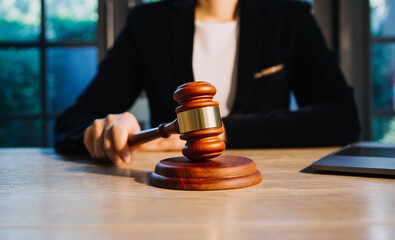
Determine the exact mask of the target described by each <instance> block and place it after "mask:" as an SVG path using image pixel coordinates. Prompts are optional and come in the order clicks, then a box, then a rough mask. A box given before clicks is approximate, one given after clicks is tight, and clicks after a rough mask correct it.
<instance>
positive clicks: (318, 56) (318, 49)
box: [55, 0, 360, 153]
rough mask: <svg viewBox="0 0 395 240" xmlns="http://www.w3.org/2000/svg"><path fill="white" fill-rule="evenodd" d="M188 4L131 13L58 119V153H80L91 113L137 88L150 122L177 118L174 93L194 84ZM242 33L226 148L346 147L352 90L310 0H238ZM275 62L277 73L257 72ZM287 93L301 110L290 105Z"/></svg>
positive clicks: (354, 130) (126, 100) (355, 126)
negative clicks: (89, 80)
mask: <svg viewBox="0 0 395 240" xmlns="http://www.w3.org/2000/svg"><path fill="white" fill-rule="evenodd" d="M194 7H195V0H174V1H172V0H169V1H163V2H159V3H155V4H148V5H141V6H138V7H136V8H134V9H132V10H130V13H129V17H128V19H127V23H126V26H125V27H124V29H123V31H122V32H121V34H120V35H119V36H118V38H117V40H116V42H115V44H114V47H113V48H112V49H111V50H110V51H109V53H108V55H107V57H106V59H105V60H104V61H103V62H102V63H101V64H100V66H99V72H98V74H97V76H96V77H95V79H94V80H93V82H92V83H91V84H90V86H89V87H88V88H87V89H86V91H85V92H84V93H83V94H82V95H81V96H80V97H79V98H78V100H77V102H76V103H75V104H74V105H73V106H72V107H70V108H68V109H67V110H66V111H65V112H64V113H63V114H62V115H61V116H60V117H59V118H58V119H57V122H56V142H55V147H56V149H57V150H58V151H60V152H64V153H72V152H81V151H84V150H85V148H84V146H83V142H82V133H83V131H84V129H85V128H86V127H87V126H89V125H90V124H91V123H92V121H93V120H94V119H96V118H102V117H104V116H106V115H107V114H109V113H121V112H124V111H126V110H127V109H128V108H129V107H130V106H131V105H132V104H133V102H134V101H135V99H136V98H137V97H138V96H139V93H140V92H141V91H142V90H145V91H146V93H147V95H148V98H149V105H150V113H151V119H152V125H153V126H157V125H158V124H160V123H163V122H169V121H172V120H174V119H175V118H176V114H175V112H174V110H175V108H176V107H177V105H178V104H177V103H176V102H175V101H174V100H173V99H172V96H173V92H174V90H175V89H176V88H177V87H178V86H179V85H181V84H183V83H185V82H189V81H194V78H193V70H192V51H193V34H194ZM239 37H240V39H239V53H238V56H239V59H238V63H239V64H238V82H237V91H236V98H235V104H234V107H233V109H232V111H231V113H230V115H229V116H228V117H226V118H224V119H223V122H224V125H225V130H226V133H227V137H228V139H229V143H228V147H234V148H263V147H301V146H323V145H343V144H347V143H349V142H351V141H355V140H357V138H358V135H359V132H360V126H359V121H358V117H357V112H356V106H355V102H354V100H353V92H352V89H351V88H350V87H349V86H347V84H346V81H345V80H344V77H343V75H342V73H341V71H340V70H339V67H338V66H337V64H336V61H335V60H334V58H333V57H332V54H331V53H330V51H329V50H328V48H327V46H326V45H325V42H324V39H323V36H322V34H321V32H320V30H319V28H318V26H317V23H316V21H315V19H314V18H313V16H312V15H311V8H310V5H309V4H307V3H302V2H296V1H286V0H240V36H239ZM278 64H283V65H284V68H283V70H281V71H279V72H277V73H275V74H272V75H269V76H264V77H260V78H255V77H254V75H255V73H258V72H260V71H261V70H262V69H266V68H268V67H271V66H275V65H278ZM218 91H221V89H218ZM290 91H293V92H294V94H295V96H296V99H297V102H298V105H299V108H300V109H299V110H298V111H294V112H291V111H289V110H288V108H289V106H288V105H289V93H290Z"/></svg>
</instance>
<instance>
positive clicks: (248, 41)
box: [233, 0, 266, 113]
mask: <svg viewBox="0 0 395 240" xmlns="http://www.w3.org/2000/svg"><path fill="white" fill-rule="evenodd" d="M240 4H241V5H240V36H239V54H238V55H239V62H238V75H237V77H238V80H237V91H236V99H235V104H234V106H233V112H234V113H240V112H243V111H245V110H247V109H245V107H246V106H248V103H247V102H246V101H248V99H250V98H249V97H248V96H250V94H252V93H251V91H252V90H253V84H252V81H253V76H254V73H255V71H256V70H257V69H258V64H259V62H260V60H261V58H262V57H263V56H262V51H263V49H262V46H263V45H264V43H263V41H264V30H265V22H266V15H265V4H266V0H240Z"/></svg>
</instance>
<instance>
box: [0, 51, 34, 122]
mask: <svg viewBox="0 0 395 240" xmlns="http://www.w3.org/2000/svg"><path fill="white" fill-rule="evenodd" d="M40 77H41V76H40V52H39V50H38V49H36V48H28V49H26V48H23V49H15V48H3V49H0V114H12V113H15V114H37V113H40V112H41V99H40V95H41V84H40Z"/></svg>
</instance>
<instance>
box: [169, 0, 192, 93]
mask: <svg viewBox="0 0 395 240" xmlns="http://www.w3.org/2000/svg"><path fill="white" fill-rule="evenodd" d="M195 3H196V2H195V0H183V1H174V3H173V4H174V9H173V13H172V19H171V37H172V41H171V45H172V46H171V47H172V54H173V64H174V70H175V74H176V80H177V83H178V85H181V84H183V83H186V82H192V81H194V79H193V71H192V53H193V35H194V31H195V21H194V18H195Z"/></svg>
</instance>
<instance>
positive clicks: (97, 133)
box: [91, 119, 106, 160]
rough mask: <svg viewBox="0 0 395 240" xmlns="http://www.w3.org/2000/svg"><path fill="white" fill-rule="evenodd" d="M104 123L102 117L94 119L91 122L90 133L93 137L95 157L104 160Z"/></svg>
mask: <svg viewBox="0 0 395 240" xmlns="http://www.w3.org/2000/svg"><path fill="white" fill-rule="evenodd" d="M105 125H106V121H105V120H104V119H96V120H95V121H94V122H93V124H92V129H91V135H92V139H93V152H94V155H95V158H97V159H101V160H105V159H106V153H105V152H104V148H103V132H104V128H105Z"/></svg>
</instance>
